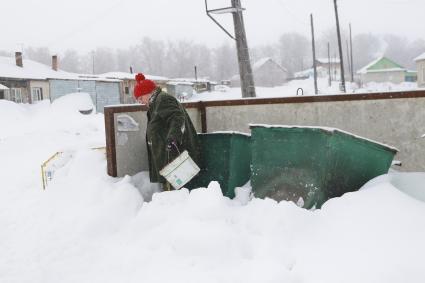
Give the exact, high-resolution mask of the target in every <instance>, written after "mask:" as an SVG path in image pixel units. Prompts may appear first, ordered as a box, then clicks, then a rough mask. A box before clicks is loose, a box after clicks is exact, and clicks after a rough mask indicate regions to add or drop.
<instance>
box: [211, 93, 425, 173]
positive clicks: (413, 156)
mask: <svg viewBox="0 0 425 283" xmlns="http://www.w3.org/2000/svg"><path fill="white" fill-rule="evenodd" d="M424 109H425V98H416V99H391V100H366V101H342V102H321V103H295V104H292V103H288V104H275V105H272V104H271V105H247V106H229V107H218V106H217V107H208V108H207V121H208V132H210V131H211V132H213V131H228V130H235V131H241V132H246V133H249V126H248V125H249V124H250V123H251V124H255V123H264V124H278V125H304V126H326V127H334V128H339V129H341V130H345V131H348V132H351V133H353V134H356V135H359V136H362V137H366V138H369V139H373V140H376V141H378V142H381V143H386V144H388V145H391V146H395V147H397V148H398V149H399V150H400V152H399V153H398V154H397V156H396V159H397V160H401V161H402V162H403V167H402V168H403V170H411V171H417V170H418V171H425V138H421V135H423V134H425V111H424Z"/></svg>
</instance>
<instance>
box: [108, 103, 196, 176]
mask: <svg viewBox="0 0 425 283" xmlns="http://www.w3.org/2000/svg"><path fill="white" fill-rule="evenodd" d="M186 110H187V113H188V114H189V116H190V119H191V120H192V122H193V124H194V125H195V128H196V130H197V131H198V132H201V115H200V112H199V111H198V109H196V108H188V109H186ZM125 116H130V117H131V118H132V119H134V121H135V122H136V123H137V124H138V128H139V131H137V132H135V131H120V130H119V128H118V120H119V119H123V117H124V119H125ZM146 124H147V117H146V112H145V111H137V112H122V113H115V114H114V128H115V129H116V130H115V133H114V136H115V144H116V146H115V150H116V162H117V175H118V176H124V175H134V174H136V173H138V172H140V171H148V170H149V165H148V157H147V148H146V138H145V136H146Z"/></svg>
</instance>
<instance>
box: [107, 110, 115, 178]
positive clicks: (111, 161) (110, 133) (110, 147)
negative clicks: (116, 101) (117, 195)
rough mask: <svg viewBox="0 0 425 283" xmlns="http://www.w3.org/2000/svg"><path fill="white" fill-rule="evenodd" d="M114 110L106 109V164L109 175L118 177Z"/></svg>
mask: <svg viewBox="0 0 425 283" xmlns="http://www.w3.org/2000/svg"><path fill="white" fill-rule="evenodd" d="M114 113H117V112H116V111H114V108H112V107H111V108H107V107H105V108H104V115H105V135H106V164H107V169H108V170H107V171H108V175H109V176H112V177H117V175H118V173H117V156H116V148H115V125H114Z"/></svg>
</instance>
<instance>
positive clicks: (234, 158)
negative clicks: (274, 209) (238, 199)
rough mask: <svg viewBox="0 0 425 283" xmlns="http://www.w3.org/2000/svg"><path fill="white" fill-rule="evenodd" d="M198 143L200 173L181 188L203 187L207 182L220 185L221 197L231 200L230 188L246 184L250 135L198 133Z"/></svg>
mask: <svg viewBox="0 0 425 283" xmlns="http://www.w3.org/2000/svg"><path fill="white" fill-rule="evenodd" d="M199 137H200V140H201V146H202V151H201V154H202V155H201V157H202V164H201V166H200V167H201V172H200V173H199V174H198V175H197V176H196V177H195V178H194V179H193V180H192V181H191V182H190V183H188V184H187V185H186V186H185V187H187V188H188V189H194V188H199V187H206V186H208V184H209V183H210V182H211V181H217V182H219V183H220V186H221V189H222V191H223V195H224V196H227V197H230V198H233V197H234V196H235V192H234V189H235V187H239V186H242V185H244V184H245V183H246V182H248V181H249V178H250V174H251V170H250V164H251V147H250V136H249V135H247V134H242V133H237V132H216V133H208V134H199Z"/></svg>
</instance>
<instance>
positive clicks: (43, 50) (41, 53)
mask: <svg viewBox="0 0 425 283" xmlns="http://www.w3.org/2000/svg"><path fill="white" fill-rule="evenodd" d="M51 56H52V55H51V53H50V50H49V48H47V47H27V48H25V50H24V58H27V59H31V60H34V61H37V62H39V63H42V64H45V65H50V64H51V62H52V57H51Z"/></svg>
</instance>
